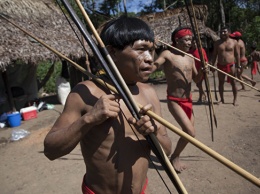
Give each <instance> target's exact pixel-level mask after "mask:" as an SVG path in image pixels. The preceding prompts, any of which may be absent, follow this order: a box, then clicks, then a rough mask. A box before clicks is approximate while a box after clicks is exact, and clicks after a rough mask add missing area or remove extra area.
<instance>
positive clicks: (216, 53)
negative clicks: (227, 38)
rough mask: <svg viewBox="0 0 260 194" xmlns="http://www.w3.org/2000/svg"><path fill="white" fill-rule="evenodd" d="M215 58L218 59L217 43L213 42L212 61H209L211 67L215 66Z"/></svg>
mask: <svg viewBox="0 0 260 194" xmlns="http://www.w3.org/2000/svg"><path fill="white" fill-rule="evenodd" d="M217 57H218V41H216V42H214V49H213V54H212V60H211V64H212V65H213V66H215V64H216V62H217Z"/></svg>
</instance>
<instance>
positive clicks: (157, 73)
mask: <svg viewBox="0 0 260 194" xmlns="http://www.w3.org/2000/svg"><path fill="white" fill-rule="evenodd" d="M164 77H165V74H164V72H163V71H162V70H157V71H155V72H153V73H152V74H151V75H150V77H149V78H150V79H160V78H164Z"/></svg>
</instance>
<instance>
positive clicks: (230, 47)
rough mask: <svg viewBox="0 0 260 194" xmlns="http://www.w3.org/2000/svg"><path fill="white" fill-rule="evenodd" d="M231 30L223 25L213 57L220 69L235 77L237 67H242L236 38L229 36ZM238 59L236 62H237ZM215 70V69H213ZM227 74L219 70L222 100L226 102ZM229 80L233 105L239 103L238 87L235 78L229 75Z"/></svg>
mask: <svg viewBox="0 0 260 194" xmlns="http://www.w3.org/2000/svg"><path fill="white" fill-rule="evenodd" d="M229 35H230V30H229V28H228V27H226V26H225V27H222V29H221V34H220V39H219V40H217V41H216V42H215V44H214V51H213V57H212V62H213V63H212V64H213V65H215V63H217V67H218V69H220V70H222V71H224V72H226V73H228V74H230V75H231V76H233V77H235V75H236V74H237V69H238V67H240V48H239V45H238V43H237V41H236V40H234V39H231V38H230V37H229ZM235 61H236V64H235ZM212 71H213V72H214V71H215V70H214V69H212ZM225 77H226V75H225V74H223V73H221V72H219V71H218V79H219V94H220V102H222V103H225V101H224V83H225ZM228 82H230V83H231V86H232V91H233V96H234V99H233V105H234V106H236V105H237V104H236V103H237V87H236V83H235V80H234V79H232V78H230V77H228Z"/></svg>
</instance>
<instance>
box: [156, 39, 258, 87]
mask: <svg viewBox="0 0 260 194" xmlns="http://www.w3.org/2000/svg"><path fill="white" fill-rule="evenodd" d="M158 41H159V42H160V43H162V44H164V45H166V46H168V47H170V48H172V49H174V50H176V51H179V52H180V53H182V54H185V55H187V56H189V57H191V58H193V59H195V60H196V61H201V60H200V59H198V58H196V57H194V56H193V55H191V54H188V53H186V52H184V51H182V50H180V49H178V48H176V47H174V46H172V45H170V44H168V43H166V42H164V41H161V40H158ZM206 64H207V65H208V66H209V67H211V68H212V69H215V70H217V71H218V72H220V73H223V74H225V75H227V76H228V77H230V78H232V79H234V80H236V81H238V82H241V83H243V84H245V85H247V86H248V87H250V88H252V89H254V90H256V91H258V92H260V90H259V89H258V88H256V87H254V86H251V85H250V84H248V83H246V82H243V81H242V80H240V79H238V78H236V77H234V76H232V75H230V74H228V73H226V72H224V71H222V70H220V69H218V68H217V67H215V66H213V65H211V64H209V63H206Z"/></svg>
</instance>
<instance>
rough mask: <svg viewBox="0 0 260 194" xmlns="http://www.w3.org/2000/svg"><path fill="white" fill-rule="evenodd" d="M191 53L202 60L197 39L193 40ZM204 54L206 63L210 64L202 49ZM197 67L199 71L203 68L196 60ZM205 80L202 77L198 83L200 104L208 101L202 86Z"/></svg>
mask: <svg viewBox="0 0 260 194" xmlns="http://www.w3.org/2000/svg"><path fill="white" fill-rule="evenodd" d="M189 53H190V54H192V55H193V56H194V57H195V58H197V59H200V55H199V50H198V48H197V44H196V41H195V39H193V41H192V46H191V49H190V51H189ZM202 54H203V58H204V60H205V62H208V56H207V54H206V51H205V50H204V49H203V48H202ZM195 66H196V69H197V71H199V70H200V69H201V67H202V66H201V62H200V61H197V60H195ZM203 80H204V77H202V78H201V80H200V81H199V82H198V83H196V86H197V87H198V89H199V99H198V102H202V101H205V100H206V94H205V92H204V89H203V86H202V82H203Z"/></svg>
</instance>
